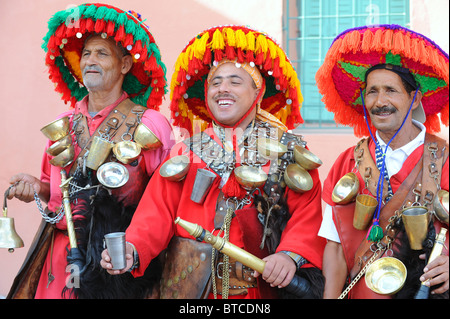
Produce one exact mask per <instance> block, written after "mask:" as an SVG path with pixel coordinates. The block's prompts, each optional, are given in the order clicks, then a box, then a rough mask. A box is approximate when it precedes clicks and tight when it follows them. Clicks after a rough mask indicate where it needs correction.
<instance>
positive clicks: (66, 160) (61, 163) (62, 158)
mask: <svg viewBox="0 0 450 319" xmlns="http://www.w3.org/2000/svg"><path fill="white" fill-rule="evenodd" d="M74 156H75V150H74V148H73V145H70V146H69V147H68V148H66V149H65V150H64V151H62V152H61V153H59V154H58V155H56V156H55V157H53V158H52V159H51V160H50V164H52V165H53V166H58V167H66V166H67V165H69V164H70V163H72V161H73V159H74Z"/></svg>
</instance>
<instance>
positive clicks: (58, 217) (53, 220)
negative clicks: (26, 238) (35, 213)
mask: <svg viewBox="0 0 450 319" xmlns="http://www.w3.org/2000/svg"><path fill="white" fill-rule="evenodd" d="M34 200H35V201H36V205H37V207H38V209H39V212H40V213H41V215H42V218H43V219H44V220H45V221H46V222H47V223H50V224H56V223H57V222H59V221H60V220H61V219H62V218H63V216H64V205H63V206H61V208H60V209H59V212H58V214H56V216H55V217H50V216H48V215H47V214H46V213H45V211H44V208H43V207H42V203H41V199H40V198H39V196H38V194H37V193H36V192H34Z"/></svg>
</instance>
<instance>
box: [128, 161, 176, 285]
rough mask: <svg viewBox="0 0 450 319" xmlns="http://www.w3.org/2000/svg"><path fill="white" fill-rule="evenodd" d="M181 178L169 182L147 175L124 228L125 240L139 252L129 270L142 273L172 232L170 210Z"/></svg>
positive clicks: (174, 208)
mask: <svg viewBox="0 0 450 319" xmlns="http://www.w3.org/2000/svg"><path fill="white" fill-rule="evenodd" d="M182 185H183V182H171V181H168V180H166V179H164V178H163V177H161V175H160V174H159V169H158V170H156V171H155V174H154V175H153V177H152V178H151V180H150V182H149V183H148V185H147V188H146V190H145V192H144V194H143V196H142V198H141V201H140V202H139V205H138V207H137V209H136V212H135V213H134V215H133V219H132V221H131V223H130V225H129V226H128V228H127V230H126V240H127V241H128V242H130V243H132V244H133V245H134V246H135V248H136V250H137V252H138V255H139V267H138V268H137V269H136V270H134V271H133V275H134V276H136V277H139V276H142V275H143V274H144V271H145V269H146V268H147V266H148V265H149V264H150V262H151V260H152V259H153V258H155V257H157V256H158V255H159V253H160V252H161V251H162V250H163V249H165V248H166V247H167V245H168V244H169V241H170V239H171V238H172V236H173V233H174V223H173V220H174V216H173V214H174V212H176V211H177V208H178V203H179V200H176V198H180V197H181V192H182V188H183V186H182Z"/></svg>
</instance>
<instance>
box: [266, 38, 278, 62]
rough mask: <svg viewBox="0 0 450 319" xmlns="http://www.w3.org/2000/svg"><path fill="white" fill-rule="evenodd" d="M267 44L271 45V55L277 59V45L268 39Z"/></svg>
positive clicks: (273, 58)
mask: <svg viewBox="0 0 450 319" xmlns="http://www.w3.org/2000/svg"><path fill="white" fill-rule="evenodd" d="M267 44H268V46H269V52H270V57H271V58H272V60H275V59H276V58H277V45H276V44H275V43H273V42H272V41H270V40H268V41H267Z"/></svg>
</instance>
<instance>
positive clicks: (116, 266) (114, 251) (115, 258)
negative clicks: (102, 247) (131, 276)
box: [105, 232, 127, 270]
mask: <svg viewBox="0 0 450 319" xmlns="http://www.w3.org/2000/svg"><path fill="white" fill-rule="evenodd" d="M105 244H106V248H107V249H108V253H109V256H110V257H111V264H112V266H113V267H112V269H113V270H120V269H124V268H125V267H126V265H127V261H126V257H125V233H123V232H117V233H109V234H106V235H105Z"/></svg>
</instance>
